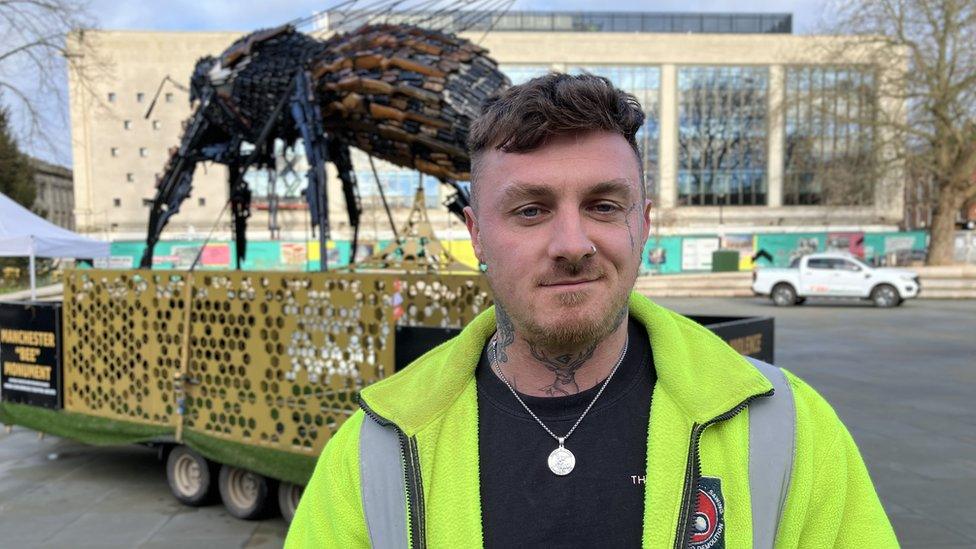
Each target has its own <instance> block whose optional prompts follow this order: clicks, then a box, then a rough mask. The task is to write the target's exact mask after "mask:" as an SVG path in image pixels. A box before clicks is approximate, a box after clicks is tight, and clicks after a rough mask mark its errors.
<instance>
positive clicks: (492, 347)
mask: <svg viewBox="0 0 976 549" xmlns="http://www.w3.org/2000/svg"><path fill="white" fill-rule="evenodd" d="M629 343H630V338H629V336H628V338H627V339H626V340H625V341H624V347H623V349H621V350H620V356H619V357H618V358H617V363H616V364H614V365H613V369H612V370H610V375H608V376H607V379H606V380H604V381H603V385H601V386H600V390H599V391H597V393H596V396H594V397H593V400H591V401H590V404H589V405H588V406H587V407H586V409H585V410H583V413H582V414H580V417H579V419H577V420H576V423H574V424H573V426H572V428H570V430H569V432H568V433H566V434H565V435H564V436H558V435H556V434H555V433H553V432H552V430H551V429H549V427H547V426H546V424H545V423H543V422H542V420H541V419H539V416H537V415H535V412H533V411H532V409H531V408H529V407H528V405H527V404H525V401H523V400H522V397H520V396H519V394H518V392H517V391H516V390H515V388H514V387H512V384H511V383H509V382H508V378H507V377H505V374H503V373H502V370H501V368H500V367H499V366H498V363H497V354H498V351H497V347H498V338H497V334H496V335H495V336H493V337H492V338H491V342H490V343H489V344H488V363H489V365H491V368H492V369H493V370H494V371H495V373H496V374H497V375H498V377H499V378H501V380H502V381H503V382H505V386H506V387H508V390H509V391H511V392H512V395H513V396H514V397H515V400H517V401H518V403H519V404H521V405H522V407H523V408H525V411H526V412H528V413H529V415H530V416H532V419H534V420H535V421H536V423H538V424H539V425H540V426H542V428H543V429H545V431H546V432H547V433H549V436H551V437H552V438H554V439H556V442H558V443H559V446H558V447H556V449H555V450H553V451H552V452H551V453H550V454H549V460H548V462H549V470H550V471H552V472H553V473H554V474H556V475H559V476H565V475H568V474H569V473H571V472H572V471H573V469H574V468H575V467H576V456H575V455H573V453H572V452H570V451H569V449H568V448H566V446H565V442H566V439H568V438H569V437H570V435H572V434H573V431H575V430H576V428H577V427H579V424H580V423H581V422H582V421H583V418H584V417H586V414H587V413H589V411H590V408H592V407H593V405H594V404H596V401H597V399H599V398H600V395H602V394H603V390H604V389H606V388H607V385H608V384H609V383H610V380H611V379H612V378H613V374H615V373H617V368H619V367H620V363H621V362H623V361H624V355H626V354H627V345H628V344H629ZM591 354H592V351H591Z"/></svg>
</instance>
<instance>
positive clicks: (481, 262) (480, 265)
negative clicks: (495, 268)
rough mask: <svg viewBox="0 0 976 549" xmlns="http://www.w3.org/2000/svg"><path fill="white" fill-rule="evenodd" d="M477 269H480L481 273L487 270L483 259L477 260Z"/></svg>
mask: <svg viewBox="0 0 976 549" xmlns="http://www.w3.org/2000/svg"><path fill="white" fill-rule="evenodd" d="M478 270H479V271H481V272H483V273H487V272H488V264H487V263H485V262H484V261H479V262H478Z"/></svg>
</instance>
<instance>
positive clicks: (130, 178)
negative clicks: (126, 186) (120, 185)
mask: <svg viewBox="0 0 976 549" xmlns="http://www.w3.org/2000/svg"><path fill="white" fill-rule="evenodd" d="M125 180H126V181H128V182H129V183H132V182H133V181H135V180H136V175H135V174H134V173H127V174H125Z"/></svg>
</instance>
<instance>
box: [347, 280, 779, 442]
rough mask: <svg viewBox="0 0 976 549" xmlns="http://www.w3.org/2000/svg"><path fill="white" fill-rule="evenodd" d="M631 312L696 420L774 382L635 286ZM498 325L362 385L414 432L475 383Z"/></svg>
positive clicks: (478, 327)
mask: <svg viewBox="0 0 976 549" xmlns="http://www.w3.org/2000/svg"><path fill="white" fill-rule="evenodd" d="M630 314H631V315H632V316H633V317H634V318H635V319H636V320H637V321H638V322H640V323H641V324H642V325H643V326H644V327H645V328H646V329H647V333H648V337H649V338H650V342H651V350H652V352H653V354H654V365H655V369H656V372H657V379H658V384H659V389H661V390H664V391H665V392H667V393H668V395H669V396H670V397H671V398H672V399H674V401H675V402H676V403H677V404H678V406H679V407H680V408H681V410H682V411H683V412H684V413H685V415H686V416H687V417H688V419H689V420H691V421H694V422H696V423H704V422H706V421H708V420H710V419H712V418H714V417H716V416H719V415H721V414H723V413H725V412H727V411H729V410H731V409H732V408H734V407H735V406H737V405H738V404H739V403H741V402H743V401H744V400H746V399H747V398H749V397H751V396H755V395H759V394H762V393H766V392H768V391H769V390H770V389H772V385H771V384H770V383H769V381H768V380H767V379H766V378H765V377H764V376H763V375H762V374H761V373H760V372H759V371H758V370H756V369H755V368H754V367H753V366H752V365H751V364H749V362H748V361H747V360H746V359H745V358H743V357H742V356H741V355H739V354H738V353H737V352H736V351H735V350H733V349H732V348H731V347H729V346H728V345H727V344H726V343H725V342H724V341H722V340H721V339H720V338H719V337H718V336H716V335H715V334H713V333H712V332H710V331H709V330H708V329H706V328H704V327H702V326H701V325H699V324H697V323H695V322H693V321H691V320H689V319H687V318H685V317H683V316H681V315H679V314H677V313H675V312H673V311H670V310H668V309H665V308H664V307H661V306H660V305H657V304H656V303H654V302H652V301H650V300H649V299H647V298H646V297H644V296H642V295H640V294H638V293H636V292H632V293H631V295H630ZM494 332H495V308H494V307H491V308H489V309H488V310H486V311H484V312H482V313H481V314H480V315H478V316H477V317H476V318H475V319H474V320H473V321H471V323H470V324H468V326H467V327H466V328H465V329H464V330H463V331H462V332H461V334H460V335H459V336H457V337H455V338H453V339H451V340H450V341H447V342H445V343H443V344H442V345H439V346H438V347H436V348H434V349H432V350H431V351H429V352H428V353H427V354H425V355H424V356H422V357H420V358H419V359H417V360H416V361H414V362H413V363H412V364H410V366H409V367H407V368H405V369H404V370H402V371H400V372H398V373H396V374H395V375H393V376H390V377H388V378H386V379H383V380H380V381H378V382H376V383H374V384H372V385H370V386H368V387H366V388H364V389H363V390H362V392H361V398H362V400H363V401H364V402H365V403H366V404H367V405H368V406H369V408H370V409H371V411H372V412H374V413H375V414H378V415H379V416H381V417H383V418H385V419H387V420H389V421H392V422H393V423H395V424H397V426H398V427H400V429H402V430H403V431H404V432H405V433H406V434H407V435H408V436H412V435H414V434H416V433H417V432H418V431H420V430H421V429H423V428H424V427H425V426H426V425H427V424H429V423H430V422H431V421H434V420H435V419H437V418H438V417H439V416H440V415H441V414H443V413H445V412H446V411H447V410H448V409H449V408H450V407H451V405H452V404H453V403H454V401H455V400H456V399H457V398H458V396H460V394H461V392H462V391H463V390H464V388H465V387H466V386H467V385H468V384H469V383H474V371H475V368H476V367H477V365H478V360H479V358H480V356H481V351H482V349H483V348H484V346H485V344H486V343H487V341H488V339H489V338H490V337H491V335H492V334H493V333H494Z"/></svg>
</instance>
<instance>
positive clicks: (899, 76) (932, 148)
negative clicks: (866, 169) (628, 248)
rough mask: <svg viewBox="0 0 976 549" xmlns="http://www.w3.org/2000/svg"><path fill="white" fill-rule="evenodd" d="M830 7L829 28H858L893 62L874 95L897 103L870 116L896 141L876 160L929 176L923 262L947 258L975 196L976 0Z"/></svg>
mask: <svg viewBox="0 0 976 549" xmlns="http://www.w3.org/2000/svg"><path fill="white" fill-rule="evenodd" d="M829 11H831V12H832V13H835V14H837V15H836V17H835V21H836V23H834V24H833V25H832V28H831V31H832V32H833V33H835V34H855V35H858V38H859V40H857V43H858V45H859V46H863V45H868V46H875V47H873V48H868V49H869V50H871V51H872V52H873V53H872V55H873V56H874V59H873V61H874V62H875V63H877V64H878V66H881V67H899V70H893V71H891V70H888V71H883V72H884V76H883V77H882V79H881V82H880V86H881V93H880V96H881V98H882V99H881V100H882V101H893V102H895V103H896V104H900V105H902V106H903V107H902V108H896V109H879V111H878V113H877V114H878V116H877V118H876V119H874V120H872V121H870V123H873V124H875V125H876V127H877V134H876V135H878V136H880V137H881V138H882V139H883V140H885V141H886V142H888V143H891V144H895V145H896V146H893V147H889V148H888V151H887V152H886V153H884V154H882V155H880V159H881V160H880V161H881V162H882V163H887V164H891V163H893V162H898V163H900V165H901V166H904V165H905V163H906V160H908V161H909V163H910V164H911V166H912V167H913V169H918V170H919V171H920V172H921V173H923V174H925V175H927V176H928V177H930V178H931V180H932V181H933V185H934V188H935V191H936V193H935V194H936V198H935V205H934V211H933V216H932V227H931V243H930V246H929V254H928V263H929V264H930V265H946V264H951V263H952V262H953V240H954V232H955V220H956V216H957V214H958V212H959V211H960V209H961V208H962V207H963V205H964V204H965V203H967V202H968V201H970V200H973V199H974V198H976V179H974V177H973V175H974V173H976V2H973V0H844V1H841V2H839V3H837V4H836V5H835V6H834V7H833V9H831V10H829ZM906 60H907V65H906ZM865 123H868V122H865Z"/></svg>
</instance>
